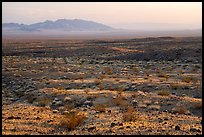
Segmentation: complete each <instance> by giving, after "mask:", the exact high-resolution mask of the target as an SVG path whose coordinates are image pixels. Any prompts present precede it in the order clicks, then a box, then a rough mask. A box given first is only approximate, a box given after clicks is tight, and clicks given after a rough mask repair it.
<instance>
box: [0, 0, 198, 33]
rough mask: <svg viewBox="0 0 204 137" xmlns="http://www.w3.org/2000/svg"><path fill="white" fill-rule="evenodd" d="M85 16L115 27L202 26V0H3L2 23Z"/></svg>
mask: <svg viewBox="0 0 204 137" xmlns="http://www.w3.org/2000/svg"><path fill="white" fill-rule="evenodd" d="M64 18H65V19H84V20H91V21H95V22H100V23H103V24H106V25H108V26H111V27H113V28H122V29H138V30H155V29H156V30H163V29H164V30H166V29H167V30H168V29H173V30H174V29H200V28H202V3H201V2H175V3H174V2H170V3H168V2H163V3H162V2H3V3H2V21H3V22H2V23H10V22H14V23H23V24H32V23H36V22H43V21H45V20H53V21H55V20H57V19H64Z"/></svg>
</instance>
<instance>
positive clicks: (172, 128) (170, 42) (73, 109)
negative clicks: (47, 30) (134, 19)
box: [2, 37, 202, 135]
mask: <svg viewBox="0 0 204 137" xmlns="http://www.w3.org/2000/svg"><path fill="white" fill-rule="evenodd" d="M201 70H202V37H184V38H182V37H148V38H135V39H120V40H62V39H61V40H57V39H56V40H54V39H53V40H48V39H47V40H46V39H45V40H37V39H29V40H28V39H27V40H11V39H9V40H8V39H7V40H6V39H5V40H3V42H2V134H3V135H9V134H20V135H26V134H27V135H201V134H202V84H201V83H202V71H201Z"/></svg>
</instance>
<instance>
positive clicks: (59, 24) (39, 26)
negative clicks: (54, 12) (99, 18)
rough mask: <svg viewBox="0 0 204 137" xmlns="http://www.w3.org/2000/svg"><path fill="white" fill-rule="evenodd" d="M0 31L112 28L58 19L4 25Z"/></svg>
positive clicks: (83, 21)
mask: <svg viewBox="0 0 204 137" xmlns="http://www.w3.org/2000/svg"><path fill="white" fill-rule="evenodd" d="M2 29H3V30H7V31H31V32H32V31H42V30H62V31H109V30H113V28H111V27H109V26H107V25H104V24H101V23H97V22H93V21H87V20H82V19H73V20H70V19H58V20H56V21H51V20H47V21H45V22H39V23H34V24H30V25H26V24H18V23H4V24H2Z"/></svg>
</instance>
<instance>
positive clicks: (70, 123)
mask: <svg viewBox="0 0 204 137" xmlns="http://www.w3.org/2000/svg"><path fill="white" fill-rule="evenodd" d="M86 118H87V117H86V116H85V114H84V113H80V112H74V113H67V114H65V115H64V118H63V119H62V120H61V122H60V125H61V126H62V127H65V128H67V129H68V130H73V129H75V128H76V127H77V126H79V125H80V124H81V123H82V122H83V121H84V120H85V119H86Z"/></svg>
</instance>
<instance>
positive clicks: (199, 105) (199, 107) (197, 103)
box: [192, 101, 202, 109]
mask: <svg viewBox="0 0 204 137" xmlns="http://www.w3.org/2000/svg"><path fill="white" fill-rule="evenodd" d="M192 107H193V108H195V109H202V101H198V102H194V103H193V106H192Z"/></svg>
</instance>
